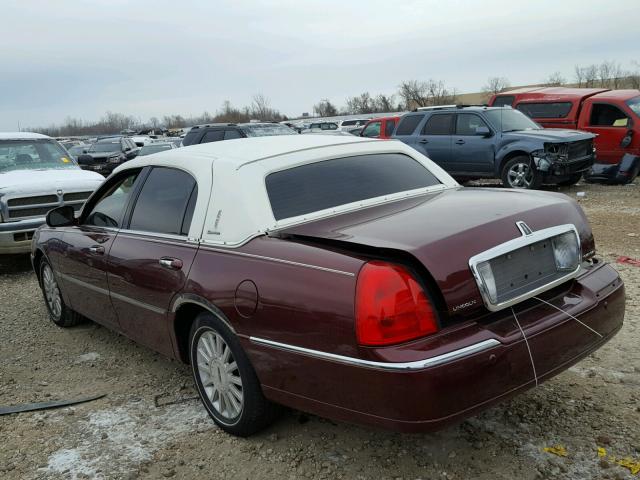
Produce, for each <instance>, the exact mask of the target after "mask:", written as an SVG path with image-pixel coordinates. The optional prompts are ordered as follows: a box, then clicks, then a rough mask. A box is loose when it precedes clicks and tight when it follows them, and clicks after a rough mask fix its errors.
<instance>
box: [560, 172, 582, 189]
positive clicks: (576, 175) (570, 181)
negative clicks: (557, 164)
mask: <svg viewBox="0 0 640 480" xmlns="http://www.w3.org/2000/svg"><path fill="white" fill-rule="evenodd" d="M581 178H582V173H574V174H573V175H569V177H568V178H567V179H566V180H562V181H560V182H558V183H557V185H558V186H559V187H570V186H571V185H575V184H576V183H578V182H579V181H580V179H581Z"/></svg>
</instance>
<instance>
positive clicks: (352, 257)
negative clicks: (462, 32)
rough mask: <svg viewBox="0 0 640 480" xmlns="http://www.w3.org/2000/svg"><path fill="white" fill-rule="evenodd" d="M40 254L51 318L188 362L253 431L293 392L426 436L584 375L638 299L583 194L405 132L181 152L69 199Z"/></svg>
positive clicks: (302, 399)
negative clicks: (480, 182)
mask: <svg viewBox="0 0 640 480" xmlns="http://www.w3.org/2000/svg"><path fill="white" fill-rule="evenodd" d="M32 260H33V266H34V269H35V272H36V273H37V275H38V279H39V282H40V285H41V287H42V291H43V294H44V299H45V303H46V306H47V309H48V312H49V316H50V317H51V320H52V321H53V322H55V323H56V324H57V325H59V326H61V327H71V326H73V325H75V324H77V323H78V322H80V321H83V320H85V319H90V320H92V321H95V322H98V323H100V324H102V325H104V326H106V327H108V328H110V329H112V330H115V331H116V332H119V333H121V334H123V335H126V336H127V337H129V338H131V339H133V340H134V341H136V342H138V343H140V344H143V345H146V346H147V347H150V348H152V349H154V350H156V351H158V352H161V353H162V354H165V355H167V356H169V357H172V358H175V359H177V360H179V361H182V362H185V363H188V364H190V365H191V370H192V372H193V378H194V382H195V386H196V389H197V391H198V393H199V395H200V397H201V399H202V403H203V404H204V407H205V408H206V410H207V412H208V413H209V415H210V416H211V417H212V419H213V421H214V422H215V423H216V424H218V425H219V426H220V427H221V428H222V429H224V430H225V431H227V432H229V433H232V434H235V435H240V436H247V435H250V434H252V433H254V432H256V431H258V430H259V429H261V428H264V427H265V426H266V425H268V424H269V423H270V422H272V421H273V420H274V419H275V418H276V417H277V413H278V411H279V410H280V406H282V405H284V406H287V407H292V408H295V409H299V410H302V411H306V412H310V413H313V414H317V415H320V416H324V417H328V418H331V419H335V420H339V421H348V422H354V423H359V424H367V425H372V426H378V427H383V428H387V429H394V430H399V431H406V432H415V431H429V430H434V429H437V428H441V427H443V426H445V425H448V424H451V423H454V422H458V421H460V420H462V419H464V418H466V417H468V416H470V415H473V414H474V413H476V412H478V411H480V410H482V409H485V408H487V407H489V406H491V405H493V404H495V403H497V402H499V401H503V400H505V399H507V398H509V397H511V396H513V395H515V394H517V393H520V392H523V391H525V390H527V389H529V388H531V387H534V386H537V385H538V384H539V383H540V382H542V381H544V380H546V379H547V378H550V377H552V376H554V375H556V374H558V373H560V372H562V371H563V370H565V369H567V368H569V367H570V366H571V365H573V364H574V363H576V362H578V361H579V360H580V359H582V358H584V357H586V356H587V355H589V354H590V353H592V352H593V351H594V350H596V349H598V348H599V347H600V346H602V345H603V344H604V343H606V342H607V341H608V340H610V339H611V338H612V337H613V336H614V335H615V334H616V333H617V332H618V331H619V330H620V328H621V326H622V321H623V316H624V308H625V296H624V286H623V283H622V281H621V280H620V278H619V276H618V274H617V273H616V271H615V270H614V269H613V268H612V267H611V266H609V265H607V264H606V263H604V262H603V261H602V260H600V259H599V258H598V257H597V256H596V253H595V243H594V239H593V235H592V232H591V228H590V226H589V223H588V222H587V219H586V218H585V215H584V213H583V211H582V210H581V208H580V207H579V206H578V205H577V204H576V203H575V202H574V201H573V200H571V199H570V198H568V197H566V196H564V195H561V194H558V193H549V192H538V191H518V190H510V189H492V188H462V187H460V185H458V184H457V183H456V182H455V181H454V180H453V179H452V178H451V177H450V176H449V175H448V174H447V173H446V172H445V171H444V170H443V169H442V168H440V167H438V166H437V165H436V164H435V163H433V162H431V161H430V160H429V159H428V158H426V157H425V156H424V155H422V154H421V153H419V152H418V151H416V150H415V149H413V148H411V147H409V146H407V145H405V144H404V143H402V142H400V141H393V140H392V141H381V140H377V139H366V138H358V137H352V136H350V137H340V136H322V135H291V136H282V137H262V138H244V139H236V140H229V141H226V142H215V143H207V144H202V145H197V146H192V147H187V148H181V149H176V150H168V151H166V152H162V153H158V154H155V155H151V156H148V157H141V158H137V159H134V160H131V161H129V162H126V163H124V164H123V165H121V166H119V167H118V168H117V169H115V171H114V172H113V173H112V174H111V175H110V176H109V178H108V179H107V180H106V181H105V183H104V184H103V185H101V187H100V188H99V189H98V190H97V191H96V192H95V193H94V194H93V195H92V196H91V197H90V198H89V199H88V201H87V202H86V204H85V205H84V207H83V208H82V210H81V211H79V212H74V208H73V207H72V206H60V207H58V208H56V209H54V210H52V211H50V212H49V213H48V216H47V224H46V225H45V226H43V227H41V228H40V229H39V230H37V232H36V235H35V237H34V241H33V247H32Z"/></svg>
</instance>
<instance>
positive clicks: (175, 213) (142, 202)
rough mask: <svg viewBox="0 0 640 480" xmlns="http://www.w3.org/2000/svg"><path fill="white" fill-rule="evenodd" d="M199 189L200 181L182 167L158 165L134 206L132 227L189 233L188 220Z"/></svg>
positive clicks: (152, 171)
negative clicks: (186, 221)
mask: <svg viewBox="0 0 640 480" xmlns="http://www.w3.org/2000/svg"><path fill="white" fill-rule="evenodd" d="M195 188H196V181H195V180H194V179H193V177H192V176H191V175H189V174H188V173H186V172H183V171H182V170H177V169H175V168H165V167H156V168H154V169H153V170H151V173H149V176H148V177H147V179H146V180H145V182H144V185H143V186H142V189H141V190H140V195H139V196H138V200H137V201H136V204H135V206H134V207H133V213H132V214H131V221H130V223H129V229H130V230H138V231H142V232H154V233H164V234H169V235H186V232H188V230H189V226H188V225H186V226H185V225H184V220H185V217H188V215H187V206H188V205H189V204H190V201H189V200H190V199H191V198H192V195H193V192H194V190H195ZM193 201H195V200H193Z"/></svg>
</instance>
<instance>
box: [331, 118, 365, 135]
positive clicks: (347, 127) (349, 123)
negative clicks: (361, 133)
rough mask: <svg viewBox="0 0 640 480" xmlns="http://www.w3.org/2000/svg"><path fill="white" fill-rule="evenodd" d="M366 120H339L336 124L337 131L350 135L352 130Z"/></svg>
mask: <svg viewBox="0 0 640 480" xmlns="http://www.w3.org/2000/svg"><path fill="white" fill-rule="evenodd" d="M367 120H368V119H367V118H349V119H348V120H340V122H338V130H341V131H345V132H349V133H351V130H353V129H354V128H359V127H362V126H364V124H365V123H367Z"/></svg>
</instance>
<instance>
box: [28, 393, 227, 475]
mask: <svg viewBox="0 0 640 480" xmlns="http://www.w3.org/2000/svg"><path fill="white" fill-rule="evenodd" d="M203 428H204V429H213V428H215V425H214V424H213V422H212V421H211V419H210V418H209V417H208V416H207V414H206V412H205V411H204V409H203V408H202V406H201V404H200V402H190V403H182V404H176V405H169V406H167V407H164V408H156V407H154V406H152V405H150V404H148V403H146V402H136V403H129V404H127V405H125V406H122V407H114V408H111V409H105V410H99V411H96V412H92V413H90V414H89V416H88V419H87V420H83V421H81V422H79V423H78V424H77V431H76V432H74V433H72V434H71V435H70V437H71V439H72V440H71V442H70V443H73V441H74V440H75V444H76V445H77V446H76V447H75V448H65V449H61V450H58V451H56V452H54V453H53V454H52V455H50V456H49V460H48V464H47V466H46V467H45V468H42V469H41V470H40V471H41V473H43V474H44V475H48V474H61V473H64V475H65V477H67V478H71V479H74V480H75V479H77V478H79V477H80V478H87V477H89V478H96V479H100V478H105V476H106V477H109V478H118V477H120V476H123V475H124V474H125V473H127V472H130V471H132V470H133V469H134V468H135V467H136V466H137V465H138V464H140V462H143V461H145V460H148V459H150V458H151V457H152V455H153V453H154V452H155V451H157V450H159V449H160V448H162V447H163V446H164V445H165V444H167V443H169V442H170V441H171V440H172V439H174V438H175V436H176V435H179V434H183V433H188V432H193V431H196V430H202V429H203Z"/></svg>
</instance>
